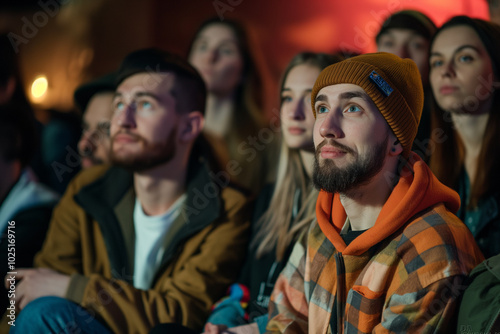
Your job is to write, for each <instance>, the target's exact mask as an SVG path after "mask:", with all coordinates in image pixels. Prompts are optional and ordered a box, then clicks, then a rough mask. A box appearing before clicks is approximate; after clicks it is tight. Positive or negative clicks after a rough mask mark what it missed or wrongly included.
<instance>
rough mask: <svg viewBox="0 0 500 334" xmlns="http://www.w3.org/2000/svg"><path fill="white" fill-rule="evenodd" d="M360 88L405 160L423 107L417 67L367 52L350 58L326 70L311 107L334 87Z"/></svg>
mask: <svg viewBox="0 0 500 334" xmlns="http://www.w3.org/2000/svg"><path fill="white" fill-rule="evenodd" d="M343 83H348V84H354V85H357V86H360V87H361V88H363V89H364V90H365V92H366V93H367V94H368V96H370V98H371V99H372V100H373V102H374V103H375V105H376V106H377V108H378V110H379V111H380V113H381V114H382V116H384V118H385V120H386V121H387V123H388V124H389V126H390V128H391V129H392V131H393V132H394V134H395V135H396V137H397V138H398V140H399V142H400V143H401V145H402V146H403V153H402V154H403V156H404V157H405V158H407V157H408V156H409V154H410V151H411V146H412V144H413V140H414V139H415V136H416V135H417V129H418V124H419V123H420V116H421V115H422V108H423V105H424V90H423V88H422V80H421V79H420V73H419V71H418V68H417V65H416V64H415V62H413V60H411V59H401V58H399V57H398V56H396V55H393V54H391V53H386V52H378V53H369V54H364V55H360V56H357V57H353V58H349V59H346V60H344V61H341V62H339V63H336V64H333V65H330V66H328V67H327V68H325V69H324V70H323V71H322V72H321V74H320V75H319V77H318V79H316V83H315V84H314V87H313V89H312V92H311V104H312V110H313V112H314V117H316V110H315V109H314V104H315V102H316V96H317V95H318V92H319V91H320V90H321V89H322V88H323V87H326V86H332V85H337V84H343Z"/></svg>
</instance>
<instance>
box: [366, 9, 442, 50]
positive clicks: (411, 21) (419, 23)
mask: <svg viewBox="0 0 500 334" xmlns="http://www.w3.org/2000/svg"><path fill="white" fill-rule="evenodd" d="M389 29H410V30H413V31H415V32H416V33H417V34H419V35H421V36H422V37H424V38H426V39H427V40H430V39H431V38H432V36H434V33H435V32H436V30H437V28H436V25H435V24H434V22H432V20H431V19H430V18H429V17H427V16H426V15H425V14H423V13H421V12H418V11H416V10H402V11H400V12H396V13H394V14H392V15H391V16H389V17H388V18H387V19H386V20H385V21H384V23H383V24H382V27H380V31H379V32H378V34H377V37H376V38H375V41H376V42H377V43H378V40H379V39H380V36H382V35H383V34H384V33H385V32H386V31H387V30H389Z"/></svg>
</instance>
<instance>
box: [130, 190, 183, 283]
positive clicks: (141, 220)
mask: <svg viewBox="0 0 500 334" xmlns="http://www.w3.org/2000/svg"><path fill="white" fill-rule="evenodd" d="M186 197H187V196H186V194H184V195H182V196H181V197H180V198H179V199H177V201H175V203H174V204H173V205H172V206H171V207H170V208H169V209H168V210H167V212H165V213H163V214H161V215H157V216H148V215H146V214H145V213H144V211H143V210H142V205H141V203H140V202H139V199H138V198H136V199H135V206H134V228H135V254H134V287H136V288H138V289H143V290H148V289H149V288H150V287H151V283H152V280H153V278H154V276H155V274H156V271H157V270H158V267H159V266H160V264H161V259H162V257H163V253H164V251H165V249H164V247H163V240H164V238H165V236H166V235H167V233H168V231H169V230H170V227H171V226H172V223H173V222H174V220H175V219H176V218H177V217H178V216H179V214H180V213H181V209H182V205H183V204H184V202H185V201H186Z"/></svg>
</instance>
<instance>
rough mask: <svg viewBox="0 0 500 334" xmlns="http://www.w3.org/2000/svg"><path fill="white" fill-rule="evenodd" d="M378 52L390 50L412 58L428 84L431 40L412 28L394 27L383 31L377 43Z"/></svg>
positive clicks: (399, 55)
mask: <svg viewBox="0 0 500 334" xmlns="http://www.w3.org/2000/svg"><path fill="white" fill-rule="evenodd" d="M377 51H378V52H389V53H392V54H395V55H396V56H398V57H401V58H410V59H412V60H413V61H414V62H415V64H417V67H418V70H419V72H420V77H421V78H422V82H423V83H424V84H427V75H428V73H429V66H428V63H427V61H428V59H429V40H427V39H426V38H425V37H423V36H421V35H419V34H418V33H416V32H415V31H414V30H411V29H400V28H392V29H388V30H387V31H386V32H385V33H383V34H382V35H381V36H380V38H379V40H378V43H377Z"/></svg>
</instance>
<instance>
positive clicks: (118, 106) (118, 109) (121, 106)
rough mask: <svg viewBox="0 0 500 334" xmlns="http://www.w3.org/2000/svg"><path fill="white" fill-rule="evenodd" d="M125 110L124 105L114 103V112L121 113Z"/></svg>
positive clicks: (119, 102)
mask: <svg viewBox="0 0 500 334" xmlns="http://www.w3.org/2000/svg"><path fill="white" fill-rule="evenodd" d="M124 108H125V103H123V102H121V101H118V102H116V103H115V107H114V110H115V111H122V110H123V109H124Z"/></svg>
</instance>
